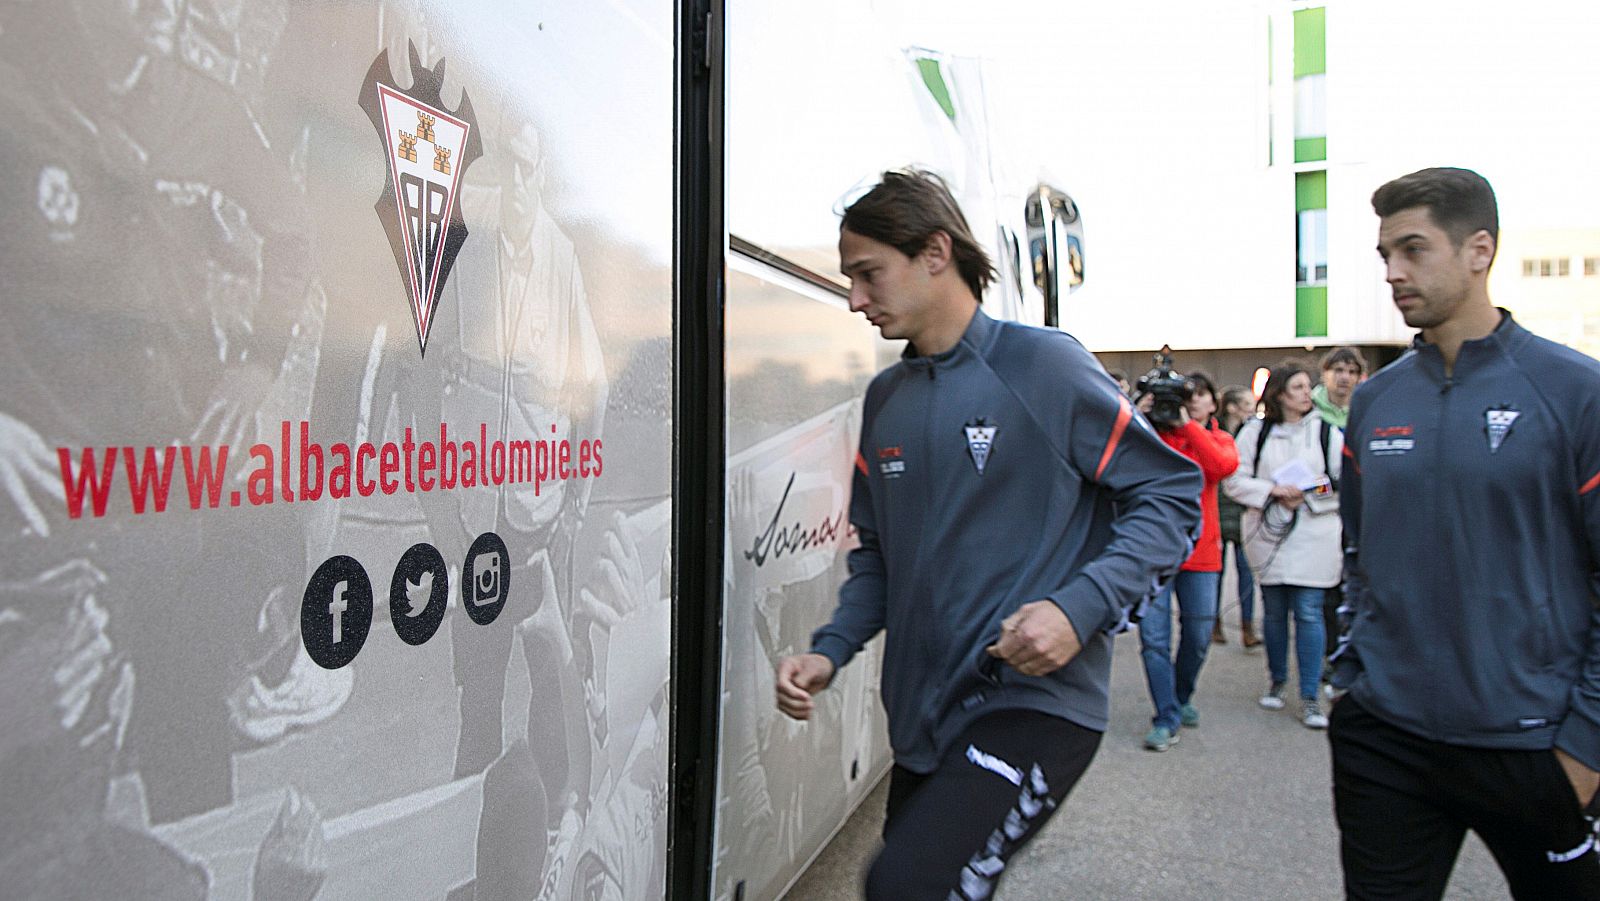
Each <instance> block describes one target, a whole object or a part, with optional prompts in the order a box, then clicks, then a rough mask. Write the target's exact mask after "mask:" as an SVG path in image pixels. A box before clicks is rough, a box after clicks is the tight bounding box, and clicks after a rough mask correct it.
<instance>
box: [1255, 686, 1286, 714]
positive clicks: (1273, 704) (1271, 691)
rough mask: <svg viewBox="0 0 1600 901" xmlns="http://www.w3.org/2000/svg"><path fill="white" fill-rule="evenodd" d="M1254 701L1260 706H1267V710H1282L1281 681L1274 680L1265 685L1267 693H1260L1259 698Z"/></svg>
mask: <svg viewBox="0 0 1600 901" xmlns="http://www.w3.org/2000/svg"><path fill="white" fill-rule="evenodd" d="M1256 703H1257V704H1260V705H1261V706H1262V707H1265V708H1267V709H1268V710H1282V709H1283V683H1282V682H1274V683H1272V684H1271V685H1269V686H1267V693H1266V694H1264V695H1262V696H1261V700H1259V701H1257V702H1256Z"/></svg>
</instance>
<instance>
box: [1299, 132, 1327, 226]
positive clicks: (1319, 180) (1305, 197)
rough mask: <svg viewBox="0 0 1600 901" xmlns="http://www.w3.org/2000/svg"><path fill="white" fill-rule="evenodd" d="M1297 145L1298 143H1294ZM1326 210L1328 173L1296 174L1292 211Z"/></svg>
mask: <svg viewBox="0 0 1600 901" xmlns="http://www.w3.org/2000/svg"><path fill="white" fill-rule="evenodd" d="M1296 143H1298V142H1296ZM1327 208H1328V173H1327V172H1326V171H1325V170H1324V171H1318V172H1296V173H1295V174H1294V211H1295V212H1297V213H1303V212H1305V211H1306V210H1325V209H1327Z"/></svg>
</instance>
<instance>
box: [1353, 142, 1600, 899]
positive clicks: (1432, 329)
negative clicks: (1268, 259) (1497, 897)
mask: <svg viewBox="0 0 1600 901" xmlns="http://www.w3.org/2000/svg"><path fill="white" fill-rule="evenodd" d="M1372 206H1373V209H1374V210H1375V211H1376V212H1377V213H1378V215H1379V217H1380V218H1381V222H1380V225H1379V231H1378V252H1379V254H1381V255H1382V256H1383V258H1384V260H1385V261H1386V264H1387V267H1388V281H1389V285H1390V287H1391V289H1392V291H1393V295H1394V303H1395V305H1396V306H1397V307H1399V309H1400V313H1401V315H1402V316H1404V317H1405V321H1406V324H1407V325H1410V326H1413V327H1415V328H1418V329H1421V333H1420V334H1419V335H1418V337H1417V339H1416V341H1415V342H1414V343H1413V345H1412V349H1411V351H1410V352H1409V353H1407V354H1406V355H1405V356H1403V357H1401V358H1400V359H1399V360H1397V361H1396V362H1395V363H1394V364H1393V365H1391V366H1389V367H1388V368H1386V369H1384V370H1383V371H1382V372H1380V373H1378V374H1377V375H1375V376H1373V377H1372V378H1371V379H1370V380H1368V381H1367V382H1366V383H1365V384H1364V385H1362V386H1361V388H1359V389H1357V391H1356V392H1355V396H1354V399H1353V401H1352V405H1351V409H1350V420H1349V425H1348V427H1347V429H1346V439H1347V440H1346V443H1345V454H1346V456H1348V457H1349V458H1350V459H1349V460H1348V461H1347V463H1346V465H1345V467H1344V478H1343V484H1342V485H1341V491H1340V493H1341V494H1342V495H1343V502H1342V507H1341V512H1342V514H1343V516H1344V524H1345V536H1346V543H1347V554H1346V561H1347V591H1348V596H1349V606H1348V613H1349V614H1350V616H1349V622H1350V625H1349V628H1348V631H1347V634H1346V636H1345V638H1344V639H1343V642H1342V644H1341V647H1340V649H1339V651H1338V653H1337V654H1336V655H1335V665H1336V667H1337V671H1336V673H1335V676H1334V681H1335V684H1336V685H1338V686H1340V687H1346V688H1348V689H1349V694H1348V695H1346V696H1345V697H1344V698H1342V699H1341V700H1340V701H1339V702H1338V703H1337V704H1336V705H1335V706H1334V708H1333V714H1332V728H1331V731H1330V741H1331V743H1332V746H1333V780H1334V807H1335V810H1336V812H1337V815H1338V819H1339V828H1340V833H1341V858H1342V862H1343V864H1344V874H1345V891H1346V893H1347V895H1348V896H1349V897H1350V898H1438V897H1440V896H1441V895H1442V894H1443V892H1444V888H1445V885H1446V882H1447V881H1448V879H1449V876H1450V870H1451V868H1452V867H1453V866H1454V863H1455V858H1456V854H1457V852H1458V851H1459V849H1460V846H1461V840H1462V838H1463V836H1464V835H1465V832H1466V830H1467V829H1471V830H1473V831H1474V832H1476V833H1478V835H1479V836H1480V837H1481V838H1482V839H1483V841H1484V843H1485V844H1487V845H1488V846H1489V849H1490V850H1491V851H1492V852H1493V853H1494V855H1495V859H1496V860H1497V861H1498V862H1499V863H1500V866H1501V869H1502V870H1504V871H1505V875H1506V880H1507V882H1508V883H1509V884H1510V887H1511V892H1512V894H1513V895H1514V896H1515V897H1517V898H1564V899H1575V898H1589V899H1594V898H1600V855H1597V853H1596V850H1595V840H1596V839H1595V822H1594V818H1595V813H1596V806H1597V805H1596V797H1595V795H1596V792H1595V789H1596V786H1597V784H1600V775H1597V771H1600V601H1597V597H1596V593H1597V591H1600V363H1596V362H1595V361H1594V360H1592V359H1590V358H1588V357H1586V356H1584V355H1582V354H1580V353H1578V352H1577V351H1574V350H1570V349H1568V348H1565V347H1562V346H1560V345H1557V344H1554V343H1552V342H1549V341H1546V340H1544V339H1542V338H1539V337H1537V336H1535V335H1533V334H1531V333H1530V332H1528V331H1527V330H1525V329H1523V328H1522V327H1521V326H1519V325H1517V323H1516V322H1514V321H1513V320H1512V318H1511V315H1510V314H1509V313H1507V312H1506V311H1504V310H1500V309H1496V308H1495V307H1494V305H1493V304H1491V303H1490V301H1489V293H1488V287H1487V280H1488V274H1489V267H1490V264H1491V263H1492V262H1493V261H1494V255H1495V248H1496V243H1497V241H1498V235H1499V216H1498V212H1497V209H1496V205H1495V199H1494V192H1493V190H1492V189H1491V188H1490V187H1489V183H1488V182H1487V181H1485V180H1484V179H1483V178H1482V176H1480V175H1478V174H1477V173H1475V172H1470V171H1467V170H1464V169H1424V170H1422V171H1420V172H1414V173H1412V174H1410V175H1407V176H1404V177H1402V178H1398V179H1396V180H1394V181H1392V182H1389V183H1388V184H1385V185H1384V186H1383V187H1381V188H1379V189H1378V191H1377V192H1376V193H1375V194H1373V196H1372Z"/></svg>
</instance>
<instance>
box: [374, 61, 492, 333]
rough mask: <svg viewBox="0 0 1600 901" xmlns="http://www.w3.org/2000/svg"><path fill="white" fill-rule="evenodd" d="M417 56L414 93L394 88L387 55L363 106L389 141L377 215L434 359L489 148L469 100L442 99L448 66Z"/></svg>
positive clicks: (413, 65) (376, 70)
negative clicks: (475, 165)
mask: <svg viewBox="0 0 1600 901" xmlns="http://www.w3.org/2000/svg"><path fill="white" fill-rule="evenodd" d="M409 55H410V64H411V88H410V89H409V90H401V88H400V87H399V86H398V85H396V84H395V83H394V79H393V76H392V75H391V74H390V71H389V52H388V51H387V50H385V51H384V52H382V53H380V54H378V58H377V59H376V60H374V61H373V63H372V67H371V68H370V69H368V70H367V77H366V80H365V81H364V82H363V83H362V85H361V99H360V103H361V108H362V109H363V110H365V111H366V113H367V117H368V118H369V119H371V120H372V125H373V127H374V128H376V129H377V130H378V135H379V136H380V137H381V138H382V140H383V149H384V156H385V158H386V159H387V160H388V165H387V169H388V178H387V179H385V180H384V184H383V194H382V196H380V197H379V198H378V203H377V206H376V210H377V213H378V219H379V220H380V221H381V222H382V223H383V230H384V231H385V232H386V233H388V235H389V246H390V247H391V248H392V249H393V250H394V259H395V263H396V264H398V265H399V267H400V278H401V280H402V281H403V282H404V284H405V287H406V293H407V299H408V301H409V303H410V307H411V316H412V318H413V320H415V322H416V326H417V347H418V349H419V350H420V351H421V352H422V353H423V354H424V355H426V354H427V351H428V333H429V331H430V330H431V329H432V327H433V314H434V312H435V311H436V310H437V309H438V307H439V297H440V295H441V294H443V292H444V284H445V281H446V279H448V278H449V277H450V267H451V266H453V265H454V264H455V260H456V255H457V254H458V253H460V252H461V245H462V244H464V243H466V240H467V224H466V221H465V220H464V219H463V218H462V216H461V205H460V203H459V198H460V190H459V189H460V186H461V176H462V174H463V173H465V172H466V170H467V167H468V166H470V165H472V162H473V161H474V160H476V159H477V158H478V157H480V156H482V155H483V140H482V138H481V137H480V136H479V135H478V127H477V121H476V117H475V116H474V115H473V112H472V100H471V99H470V98H469V97H468V96H467V92H466V91H465V90H463V91H462V92H461V105H460V107H459V108H458V109H457V110H455V112H451V111H450V110H448V109H446V108H445V105H444V101H443V100H442V99H441V98H440V96H439V91H440V89H441V88H442V87H443V86H444V60H443V59H441V60H439V62H438V63H437V64H436V65H435V66H434V67H433V68H432V69H426V68H424V67H423V65H422V60H421V59H420V58H419V57H418V55H417V48H416V46H415V45H411V46H410V54H409Z"/></svg>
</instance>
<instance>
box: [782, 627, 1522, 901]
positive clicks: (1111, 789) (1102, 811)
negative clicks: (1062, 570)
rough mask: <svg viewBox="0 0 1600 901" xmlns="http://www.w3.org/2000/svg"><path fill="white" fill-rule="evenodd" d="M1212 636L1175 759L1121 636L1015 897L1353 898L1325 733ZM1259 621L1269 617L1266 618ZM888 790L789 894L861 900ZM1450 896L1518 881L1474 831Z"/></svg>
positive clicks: (1007, 892)
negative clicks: (1083, 748)
mask: <svg viewBox="0 0 1600 901" xmlns="http://www.w3.org/2000/svg"><path fill="white" fill-rule="evenodd" d="M1228 607H1229V609H1228V610H1226V611H1225V613H1224V619H1225V620H1226V621H1227V622H1228V623H1229V628H1228V633H1229V638H1230V640H1231V641H1232V643H1230V644H1227V645H1213V646H1212V650H1211V656H1210V658H1209V660H1208V661H1207V664H1206V668H1205V670H1204V671H1203V672H1202V674H1201V680H1200V690H1199V693H1198V694H1197V695H1196V698H1195V703H1196V706H1198V707H1199V708H1200V711H1201V715H1202V722H1201V725H1200V726H1199V727H1198V728H1196V729H1185V730H1184V731H1183V737H1182V742H1181V743H1180V744H1179V745H1178V746H1177V747H1175V748H1173V749H1172V750H1170V751H1168V752H1166V753H1164V754H1156V753H1152V752H1149V751H1146V750H1144V749H1143V747H1142V746H1141V743H1140V739H1141V737H1142V736H1143V735H1144V733H1145V731H1146V730H1147V729H1148V728H1149V718H1150V707H1149V700H1148V695H1147V692H1146V690H1145V685H1144V670H1143V668H1142V667H1141V666H1140V663H1139V642H1138V637H1137V636H1136V635H1132V634H1129V635H1123V636H1121V637H1120V638H1119V639H1118V641H1117V648H1116V655H1115V662H1114V664H1113V670H1112V684H1111V728H1110V729H1109V730H1108V731H1107V732H1106V737H1105V741H1104V743H1103V744H1101V746H1100V752H1099V755H1098V756H1097V757H1096V759H1095V762H1094V764H1093V766H1091V767H1090V769H1089V772H1088V773H1087V774H1086V775H1085V776H1084V779H1083V781H1082V782H1080V783H1079V785H1078V788H1077V790H1076V791H1074V792H1073V794H1072V795H1071V796H1070V797H1069V798H1068V800H1067V803H1066V805H1065V806H1064V807H1063V808H1062V810H1061V811H1060V812H1059V813H1057V814H1056V816H1055V818H1054V819H1053V820H1052V821H1051V822H1050V824H1049V825H1048V826H1047V827H1046V828H1045V830H1044V831H1043V832H1042V833H1041V834H1040V836H1039V837H1038V839H1036V840H1035V841H1034V842H1033V844H1032V845H1031V846H1030V847H1029V848H1028V849H1027V850H1026V851H1025V852H1024V853H1023V854H1021V855H1019V857H1018V858H1017V859H1016V860H1015V861H1014V862H1013V864H1012V866H1011V871H1010V872H1009V873H1008V874H1007V876H1006V879H1005V881H1004V882H1002V883H1001V890H1000V898H1001V899H1002V901H1055V899H1065V898H1081V899H1101V898H1106V899H1113V898H1161V899H1167V901H1180V899H1206V901H1211V899H1218V898H1230V899H1232V898H1240V899H1243V898H1261V899H1273V901H1277V899H1297V901H1298V899H1324V898H1326V899H1335V898H1340V897H1342V887H1341V883H1340V878H1339V860H1338V833H1337V830H1336V827H1335V826H1334V822H1333V811H1332V806H1333V805H1332V795H1331V789H1330V784H1329V780H1330V776H1329V765H1328V743H1327V739H1326V737H1325V735H1324V734H1323V733H1319V732H1312V731H1310V730H1307V729H1306V728H1305V727H1303V726H1301V725H1300V723H1299V720H1298V719H1297V718H1295V717H1294V716H1293V715H1292V710H1293V707H1294V706H1295V705H1294V704H1293V703H1291V704H1290V708H1291V709H1290V710H1285V711H1279V712H1275V713H1274V712H1268V711H1264V710H1261V709H1260V708H1259V707H1257V706H1256V697H1257V696H1258V695H1259V694H1260V693H1261V689H1262V688H1263V686H1264V683H1265V681H1266V676H1265V667H1266V660H1265V655H1264V654H1263V652H1262V649H1261V648H1253V649H1251V650H1249V651H1246V650H1244V649H1243V648H1241V647H1240V646H1239V644H1238V642H1237V638H1238V631H1237V629H1236V628H1234V625H1235V624H1236V622H1237V616H1238V612H1237V609H1236V608H1234V607H1233V605H1231V604H1230V605H1228ZM1257 615H1258V616H1259V613H1258V614H1257ZM883 797H884V787H883V786H881V785H880V786H879V789H878V791H877V792H876V793H874V795H873V796H872V797H870V798H868V799H867V801H866V802H865V803H864V804H863V805H862V807H861V808H860V809H859V810H858V811H857V813H856V815H855V816H854V817H853V818H852V819H851V821H850V822H849V823H848V824H847V825H846V826H845V828H844V830H842V831H841V832H840V834H839V836H838V837H837V838H835V839H834V841H833V843H832V844H830V845H829V846H828V848H827V849H826V850H824V852H823V854H822V856H821V857H820V858H819V859H818V860H817V862H816V863H815V864H814V865H813V866H812V867H811V869H810V870H809V871H808V872H807V873H806V875H805V876H804V877H802V879H801V880H800V882H799V883H797V884H796V886H795V888H794V889H793V890H792V891H791V892H790V893H789V895H788V896H787V897H788V898H789V899H790V901H835V899H853V898H858V897H860V888H859V886H860V883H861V878H862V874H863V872H864V868H865V866H866V863H867V862H868V861H869V860H870V859H871V856H872V855H873V854H874V853H875V852H876V848H877V835H878V830H879V829H880V828H881V826H882V822H883ZM1446 897H1448V898H1452V899H1480V898H1481V899H1491V898H1493V899H1503V898H1506V897H1508V896H1507V893H1506V887H1505V881H1504V879H1503V878H1502V877H1501V876H1500V872H1499V870H1498V869H1497V868H1496V867H1495V865H1494V861H1493V859H1492V858H1491V857H1490V856H1489V853H1488V851H1487V850H1485V849H1484V847H1483V845H1482V844H1480V843H1479V842H1478V840H1477V839H1476V838H1473V837H1470V836H1469V838H1468V840H1467V845H1466V847H1465V848H1464V849H1463V850H1462V854H1461V858H1460V860H1459V861H1458V862H1457V864H1456V870H1455V875H1454V878H1453V879H1452V880H1451V884H1450V890H1449V892H1448V893H1447V895H1446Z"/></svg>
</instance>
